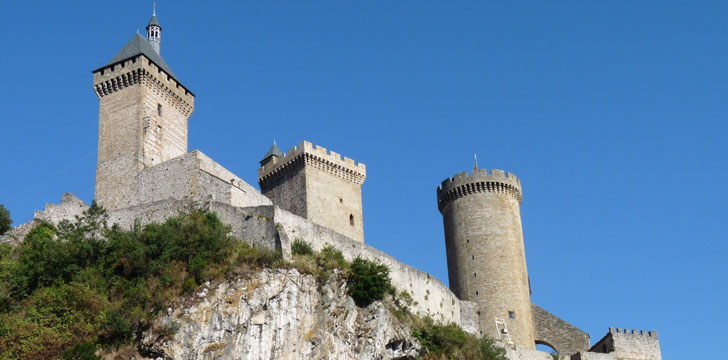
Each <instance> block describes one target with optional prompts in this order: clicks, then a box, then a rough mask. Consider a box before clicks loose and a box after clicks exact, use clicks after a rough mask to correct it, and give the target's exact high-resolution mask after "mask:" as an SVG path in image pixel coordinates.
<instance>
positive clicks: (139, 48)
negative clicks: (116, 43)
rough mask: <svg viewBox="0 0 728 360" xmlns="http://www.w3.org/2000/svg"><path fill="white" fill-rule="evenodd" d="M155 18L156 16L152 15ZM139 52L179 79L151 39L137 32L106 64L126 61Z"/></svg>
mask: <svg viewBox="0 0 728 360" xmlns="http://www.w3.org/2000/svg"><path fill="white" fill-rule="evenodd" d="M152 19H154V17H152ZM139 54H143V55H144V56H146V57H148V58H149V60H152V62H153V63H155V64H157V66H159V67H160V68H161V69H162V70H164V72H166V73H167V74H169V75H170V76H172V77H173V78H174V79H175V80H177V77H176V76H175V75H174V73H173V72H172V69H170V68H169V65H167V63H166V62H165V61H164V59H162V56H161V55H159V53H157V52H156V51H155V50H154V48H152V45H150V44H149V41H147V39H145V38H144V37H142V36H141V35H139V33H137V34H136V35H134V37H132V38H131V40H129V42H128V43H126V45H124V47H123V48H122V49H121V51H119V52H118V53H116V55H115V56H114V57H113V58H112V59H111V61H109V62H108V63H107V64H106V66H109V65H112V64H116V63H118V62H120V61H124V60H126V59H128V58H131V57H134V56H137V55H139Z"/></svg>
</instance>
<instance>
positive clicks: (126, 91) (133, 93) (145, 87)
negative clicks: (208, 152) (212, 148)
mask: <svg viewBox="0 0 728 360" xmlns="http://www.w3.org/2000/svg"><path fill="white" fill-rule="evenodd" d="M160 34H161V26H159V23H158V21H157V17H156V14H155V15H153V16H152V19H151V20H150V22H149V25H148V26H147V39H145V38H144V37H142V36H141V35H139V34H136V35H134V37H132V39H131V40H130V41H129V42H128V43H127V44H126V45H125V46H124V47H123V48H122V49H121V51H119V52H118V53H117V54H116V56H114V57H113V58H112V59H111V61H109V62H108V63H107V64H106V65H104V66H103V67H101V68H99V69H96V70H94V71H93V74H94V91H95V92H96V95H97V96H98V98H99V153H98V164H97V167H96V189H95V192H96V193H95V198H96V201H97V202H98V203H99V204H100V205H102V206H104V207H106V208H107V209H109V210H114V209H118V208H123V207H127V206H132V205H135V204H136V203H137V202H138V199H136V189H137V188H138V184H137V182H138V179H137V174H138V173H139V171H140V170H142V169H144V168H147V167H150V166H153V165H156V164H159V163H161V162H164V161H166V160H169V159H172V158H175V157H178V156H180V155H183V154H186V153H187V120H188V118H189V117H190V115H191V114H192V111H193V109H194V94H192V93H191V92H190V91H189V90H187V88H185V87H184V86H183V85H182V84H181V83H180V82H179V81H178V80H177V78H176V77H175V75H174V73H172V70H171V69H170V68H169V66H168V65H167V63H166V62H165V61H164V59H162V56H161V55H160V53H159V51H160V50H159V49H160V43H161V41H160Z"/></svg>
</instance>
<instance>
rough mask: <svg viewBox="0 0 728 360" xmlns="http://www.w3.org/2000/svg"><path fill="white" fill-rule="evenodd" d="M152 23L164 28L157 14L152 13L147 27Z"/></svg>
mask: <svg viewBox="0 0 728 360" xmlns="http://www.w3.org/2000/svg"><path fill="white" fill-rule="evenodd" d="M152 25H155V26H159V28H160V29H161V28H162V25H159V21H158V20H157V14H154V15H152V18H151V19H149V25H147V29H148V28H149V27H150V26H152Z"/></svg>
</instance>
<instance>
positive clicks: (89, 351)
mask: <svg viewBox="0 0 728 360" xmlns="http://www.w3.org/2000/svg"><path fill="white" fill-rule="evenodd" d="M63 360H101V357H100V356H97V355H96V345H95V344H94V343H91V342H84V343H80V344H76V345H74V346H73V347H72V348H71V349H69V350H66V351H64V352H63Z"/></svg>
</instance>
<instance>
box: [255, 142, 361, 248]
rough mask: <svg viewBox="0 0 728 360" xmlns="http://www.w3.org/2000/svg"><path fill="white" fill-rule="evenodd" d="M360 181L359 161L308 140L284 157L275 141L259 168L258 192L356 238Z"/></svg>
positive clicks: (358, 222)
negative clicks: (356, 161) (314, 144)
mask: <svg viewBox="0 0 728 360" xmlns="http://www.w3.org/2000/svg"><path fill="white" fill-rule="evenodd" d="M365 179H366V166H365V165H364V164H362V163H358V164H357V163H355V162H354V160H352V159H349V158H347V157H344V158H343V159H342V158H341V155H339V154H337V153H335V152H333V151H331V152H329V151H327V150H326V149H325V148H323V147H320V146H316V147H314V146H313V145H312V144H311V143H310V142H308V141H304V142H302V143H300V144H299V145H298V147H295V148H293V149H291V150H289V151H288V153H287V154H285V155H284V154H283V153H282V152H281V151H280V149H278V146H277V145H276V144H275V143H274V144H273V146H272V147H271V148H270V150H269V151H268V153H267V154H265V156H264V157H263V159H262V160H261V161H260V168H259V169H258V184H259V185H260V191H261V192H262V193H263V195H265V196H267V197H268V198H269V199H271V201H272V202H273V204H275V205H276V206H279V207H281V208H283V209H285V210H288V211H290V212H292V213H294V214H296V215H299V216H302V217H304V218H307V219H309V220H311V221H313V222H315V223H317V224H319V225H322V226H325V227H328V228H329V229H332V230H334V231H336V232H338V233H340V234H343V235H346V236H348V237H350V238H352V239H354V240H358V241H360V242H364V223H363V214H362V203H361V186H362V184H363V183H364V180H365Z"/></svg>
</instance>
